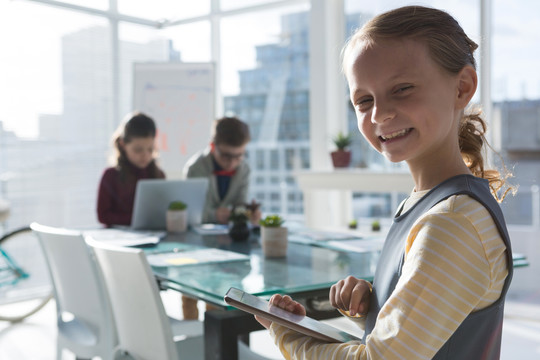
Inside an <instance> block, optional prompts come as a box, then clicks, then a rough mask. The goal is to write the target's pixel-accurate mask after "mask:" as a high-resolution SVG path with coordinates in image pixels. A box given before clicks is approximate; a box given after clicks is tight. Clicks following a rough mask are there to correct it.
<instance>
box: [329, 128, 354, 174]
mask: <svg viewBox="0 0 540 360" xmlns="http://www.w3.org/2000/svg"><path fill="white" fill-rule="evenodd" d="M332 141H333V142H334V145H336V148H337V150H335V151H332V153H331V154H330V155H331V156H332V163H333V164H334V167H336V168H343V167H348V166H349V164H350V163H351V151H350V150H348V147H349V146H350V145H351V143H352V136H351V134H344V133H343V132H342V131H340V132H339V133H338V134H337V135H336V136H335V137H334V138H333V139H332Z"/></svg>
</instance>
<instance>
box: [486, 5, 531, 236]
mask: <svg viewBox="0 0 540 360" xmlns="http://www.w3.org/2000/svg"><path fill="white" fill-rule="evenodd" d="M525 9H526V11H525ZM539 10H540V3H537V2H528V1H524V0H519V1H516V2H513V3H512V4H508V3H507V2H505V1H500V0H496V1H494V2H493V29H494V30H493V41H492V54H493V56H492V68H493V71H492V74H493V80H492V82H491V85H492V98H493V103H492V119H489V120H491V122H492V123H494V124H496V125H499V126H500V129H499V132H498V133H496V134H495V136H493V138H492V142H493V144H494V145H495V147H496V148H497V149H499V151H500V154H501V155H502V157H503V159H504V163H505V165H506V166H507V167H508V168H509V169H510V170H511V171H512V173H513V174H514V177H513V178H511V179H510V180H509V181H510V182H511V183H513V184H515V185H518V186H519V188H518V193H517V195H516V196H515V197H514V196H511V195H510V196H508V197H507V198H506V200H505V201H504V202H503V204H502V208H503V212H504V213H505V216H506V218H507V221H508V223H510V224H516V225H528V226H531V225H534V226H536V227H538V226H539V224H540V215H539V209H540V198H539V196H538V180H537V179H539V178H540V71H539V70H538V58H539V57H540V38H539V37H538V19H537V16H535V15H533V14H536V13H537V11H539ZM495 160H497V159H496V158H495ZM498 164H499V165H500V162H498ZM536 238H538V237H537V236H536Z"/></svg>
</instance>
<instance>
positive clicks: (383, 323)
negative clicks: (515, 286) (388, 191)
mask: <svg viewBox="0 0 540 360" xmlns="http://www.w3.org/2000/svg"><path fill="white" fill-rule="evenodd" d="M425 193H426V192H425V191H422V192H418V193H413V195H411V197H410V198H409V199H408V201H407V203H406V204H405V209H404V211H405V210H406V209H407V208H409V207H410V206H412V205H413V204H414V203H415V202H416V201H417V200H418V199H420V198H421V197H422V196H423V195H425ZM505 250H506V246H505V244H504V242H503V240H502V238H501V236H500V234H499V232H498V230H497V227H496V225H495V223H494V221H493V219H492V218H491V215H490V214H489V212H488V211H487V210H486V209H485V208H484V207H483V206H482V205H481V204H480V203H479V202H477V201H476V200H474V199H472V198H471V197H469V196H467V195H454V196H451V197H449V198H448V199H446V200H444V201H442V202H440V203H439V204H437V205H435V206H434V207H433V208H432V209H430V210H429V211H428V212H426V213H425V214H423V215H422V216H421V217H420V218H419V219H418V220H417V222H416V223H415V224H414V226H413V227H412V229H411V231H410V233H409V235H408V237H407V244H406V250H405V251H406V256H405V262H404V264H403V269H402V275H401V277H400V279H399V281H398V283H397V285H396V288H395V290H394V292H393V293H392V295H391V296H390V298H389V299H388V301H387V302H386V303H385V304H384V306H383V307H382V308H381V311H380V313H379V316H378V318H377V323H376V325H375V327H374V329H373V331H372V333H371V334H370V335H369V336H368V337H367V339H366V344H365V345H364V344H361V343H360V342H349V343H345V344H328V343H324V342H321V341H319V340H317V339H314V338H311V337H309V336H305V335H302V334H300V333H297V332H295V331H293V330H290V329H288V328H286V327H283V326H280V325H278V324H275V323H273V324H272V326H271V327H270V333H271V334H272V336H273V337H274V339H275V342H276V344H277V345H278V347H279V348H280V350H281V352H282V354H283V355H284V357H285V358H286V359H310V360H316V359H325V360H328V359H431V358H432V357H433V356H434V355H435V354H436V353H437V351H438V350H439V349H440V348H441V347H442V346H443V345H444V343H445V342H446V340H448V338H449V337H450V336H451V335H452V333H453V332H454V331H455V330H456V329H457V327H458V326H459V325H460V323H461V322H462V321H463V320H464V319H465V318H466V317H467V316H468V315H469V314H470V313H471V312H473V311H476V310H480V309H483V308H485V307H487V306H489V305H490V304H492V303H494V302H495V301H496V300H497V299H498V298H499V296H500V294H501V290H502V288H503V285H504V281H505V278H506V276H507V274H508V268H507V266H508V265H507V260H506V254H505Z"/></svg>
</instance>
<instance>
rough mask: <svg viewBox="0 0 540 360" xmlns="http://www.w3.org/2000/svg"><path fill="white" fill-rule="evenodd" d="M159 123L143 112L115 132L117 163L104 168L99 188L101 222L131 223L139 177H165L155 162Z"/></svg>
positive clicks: (111, 223)
mask: <svg viewBox="0 0 540 360" xmlns="http://www.w3.org/2000/svg"><path fill="white" fill-rule="evenodd" d="M155 138H156V124H155V123H154V120H153V119H152V118H151V117H149V116H147V115H145V114H143V113H140V112H135V113H131V114H128V115H127V116H126V118H125V119H124V121H123V122H122V124H121V125H120V126H119V127H118V129H117V130H116V132H115V133H114V136H113V139H114V149H115V159H114V160H115V162H116V165H115V166H113V167H109V168H107V169H105V171H104V172H103V175H102V177H101V182H100V184H99V190H98V200H97V216H98V220H99V222H100V223H102V224H104V225H106V226H111V225H130V224H131V217H132V213H133V202H134V201H135V188H136V186H137V182H138V181H139V180H140V179H163V178H165V173H164V172H163V171H162V170H161V169H160V168H159V167H158V165H157V164H156V160H155V156H156V148H155Z"/></svg>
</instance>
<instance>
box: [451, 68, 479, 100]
mask: <svg viewBox="0 0 540 360" xmlns="http://www.w3.org/2000/svg"><path fill="white" fill-rule="evenodd" d="M477 85H478V75H477V74H476V70H475V69H474V68H473V67H472V66H470V65H467V66H465V67H464V68H463V69H461V71H460V72H459V74H458V87H457V96H456V106H457V107H458V108H460V109H465V108H466V107H467V105H468V104H469V101H471V99H472V97H473V96H474V93H475V92H476V87H477Z"/></svg>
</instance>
